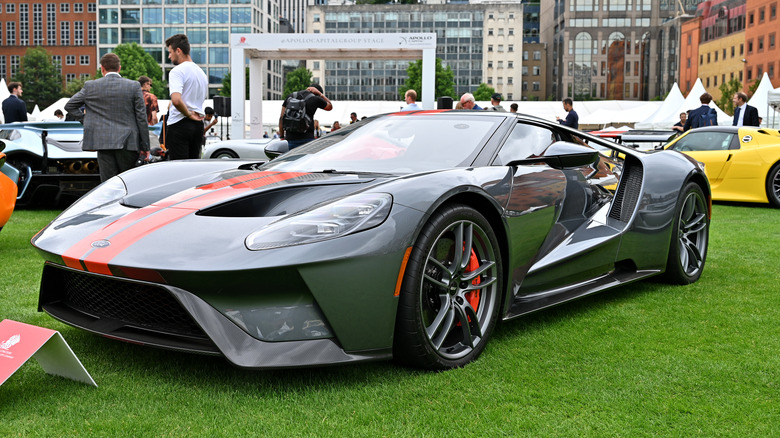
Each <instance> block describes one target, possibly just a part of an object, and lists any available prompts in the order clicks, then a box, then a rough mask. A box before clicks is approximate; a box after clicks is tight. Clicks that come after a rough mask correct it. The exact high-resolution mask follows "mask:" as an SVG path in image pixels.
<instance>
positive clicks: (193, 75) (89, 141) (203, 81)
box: [2, 34, 761, 180]
mask: <svg viewBox="0 0 780 438" xmlns="http://www.w3.org/2000/svg"><path fill="white" fill-rule="evenodd" d="M165 44H166V47H167V49H168V58H169V59H170V60H171V62H172V63H173V65H174V68H173V69H172V70H171V71H170V73H169V74H168V86H169V89H170V106H169V108H168V111H167V114H165V115H164V116H162V117H158V113H159V111H160V108H159V105H158V101H157V97H156V96H155V95H154V94H153V93H152V92H151V89H152V85H153V82H152V79H150V78H149V77H147V76H141V77H139V78H138V80H130V79H126V78H123V77H122V76H121V74H120V71H121V63H120V60H119V57H118V56H117V55H116V54H113V53H107V54H105V55H104V56H103V57H101V59H100V69H101V72H102V74H103V76H102V77H101V78H99V79H95V80H91V81H86V82H85V84H84V87H83V88H82V89H81V90H80V91H79V92H78V93H76V94H75V95H74V96H73V97H71V98H70V100H69V101H68V102H67V103H66V104H65V108H64V109H65V110H66V111H67V114H68V115H67V116H66V115H65V114H63V112H62V111H61V110H59V109H58V110H56V111H55V112H54V116H55V118H56V119H55V120H80V121H82V122H83V124H84V142H83V149H84V150H88V151H97V154H98V163H99V168H100V176H101V179H102V180H106V179H108V178H111V177H112V176H114V175H116V174H118V173H120V172H122V171H124V170H127V169H129V168H131V167H134V166H135V165H137V164H138V162H139V161H141V162H143V161H146V160H148V159H149V151H150V135H148V134H147V132H148V126H151V125H155V124H157V123H158V122H159V121H162V122H163V123H162V125H163V129H162V135H161V141H162V142H164V143H163V145H162V147H163V149H164V150H166V155H167V159H170V160H178V159H188V158H199V156H200V151H201V146H202V145H203V144H205V140H206V137H205V136H206V135H207V134H208V133H209V131H210V130H212V131H213V126H214V125H215V124H216V123H217V115H216V114H215V111H214V109H213V108H211V107H205V108H204V102H205V101H206V99H207V98H208V78H207V77H206V74H205V73H204V72H203V70H202V69H201V68H200V67H199V66H198V65H197V64H195V63H194V62H193V61H192V57H191V56H190V43H189V40H188V38H187V36H186V35H184V34H177V35H173V36H171V37H170V38H168V39H167V40H166V41H165ZM8 91H9V93H10V96H9V97H8V98H6V99H5V100H4V101H3V102H2V111H3V116H4V118H5V123H13V122H25V121H27V120H28V117H27V106H26V103H25V102H24V101H23V100H22V98H21V97H22V93H23V87H22V84H21V83H19V82H11V83H9V84H8ZM417 97H418V96H417V92H416V91H415V90H412V89H410V90H408V91H406V93H405V94H404V102H405V105H404V106H403V107H401V109H400V111H420V110H422V109H423V108H422V107H421V106H420V105H419V104H418V103H417ZM747 100H748V97H747V95H746V94H745V93H742V92H738V93H736V94H734V96H733V100H732V101H733V103H734V108H735V110H734V117H733V123H732V124H733V126H759V125H760V123H761V119H760V117H759V115H758V110H757V109H756V108H755V107H753V106H750V105H748V104H747ZM501 101H502V97H501V95H500V94H499V93H495V94H493V95H492V96H491V99H490V106H489V107H487V108H484V109H483V108H482V107H480V106H479V105H478V104H477V103H476V101H475V99H474V95H473V94H472V93H464V94H463V95H462V96H461V97H460V99H459V100H458V102H457V104H456V106H455V108H456V109H465V110H486V111H498V112H506V111H507V110H506V109H505V108H504V107H503V106H502V105H501ZM711 101H712V96H711V95H710V94H709V93H704V94H702V95H701V96H700V102H701V106H700V107H699V108H696V109H693V110H690V111H687V112H684V113H681V114H680V121H679V122H678V123H676V124H675V125H674V127H673V128H672V129H674V130H676V131H678V132H685V131H687V130H689V129H692V128H697V127H701V126H708V125H717V124H718V120H717V113H716V111H715V110H714V109H713V108H711V107H710V102H711ZM562 104H563V110H564V111H565V112H566V116H565V117H563V118H562V117H556V119H557V121H558V123H560V124H562V125H565V126H568V127H571V128H574V129H578V128H579V116H578V115H577V112H576V111H575V110H574V102H573V101H572V99H570V98H566V99H563V101H562ZM332 109H333V103H332V102H331V101H330V99H328V98H327V97H326V96H325V92H324V89H323V88H322V86H321V85H320V84H317V83H313V84H311V85H310V86H309V87H308V88H306V89H305V90H300V91H297V92H295V93H292V94H291V95H289V96H287V97H286V99H285V100H284V103H283V104H282V108H281V114H280V116H279V126H278V132H276V133H274V134H273V135H274V137H275V138H280V139H284V140H287V142H288V144H289V147H290V149H293V148H296V147H299V146H301V145H304V144H306V143H308V142H310V141H312V140H314V139H317V138H320V137H322V136H323V135H326V131H325V130H324V129H323V128H322V127H321V125H320V123H319V121H318V120H317V119H315V118H314V115H315V113H316V111H317V110H323V111H331V110H332ZM517 110H518V104H517V103H512V104H511V105H510V106H509V112H512V113H516V112H517ZM363 118H365V117H363ZM358 121H359V119H358V115H357V113H356V112H352V113H351V114H350V122H349V123H350V124H352V123H357V122H358ZM340 128H341V126H340V123H339V121H335V122H333V124H332V126H331V129H330V131H329V132H334V131H337V130H339V129H340ZM264 137H268V133H267V132H266V133H265V134H264Z"/></svg>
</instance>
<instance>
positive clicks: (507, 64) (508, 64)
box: [506, 61, 515, 68]
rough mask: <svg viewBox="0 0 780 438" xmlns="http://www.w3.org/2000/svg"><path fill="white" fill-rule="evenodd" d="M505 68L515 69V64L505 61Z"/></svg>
mask: <svg viewBox="0 0 780 438" xmlns="http://www.w3.org/2000/svg"><path fill="white" fill-rule="evenodd" d="M506 68H515V62H514V61H507V62H506Z"/></svg>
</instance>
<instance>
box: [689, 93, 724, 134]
mask: <svg viewBox="0 0 780 438" xmlns="http://www.w3.org/2000/svg"><path fill="white" fill-rule="evenodd" d="M699 102H701V106H700V107H698V108H696V109H694V110H691V111H690V113H689V114H688V119H687V120H686V121H685V126H683V131H687V130H689V129H692V128H700V127H702V126H715V125H717V124H718V113H717V112H715V110H714V109H713V108H710V102H712V95H711V94H710V93H706V92H705V93H703V94H702V95H701V96H699Z"/></svg>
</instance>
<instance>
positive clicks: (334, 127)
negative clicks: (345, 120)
mask: <svg viewBox="0 0 780 438" xmlns="http://www.w3.org/2000/svg"><path fill="white" fill-rule="evenodd" d="M339 129H341V123H339V121H338V120H336V121H335V122H333V127H331V128H330V132H333V131H338V130H339Z"/></svg>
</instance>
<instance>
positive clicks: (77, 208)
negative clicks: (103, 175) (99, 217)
mask: <svg viewBox="0 0 780 438" xmlns="http://www.w3.org/2000/svg"><path fill="white" fill-rule="evenodd" d="M125 195H127V188H126V187H125V183H124V181H122V179H121V178H119V177H118V176H115V177H113V178H111V179H109V180H108V181H106V182H104V183H103V184H100V185H99V186H97V187H95V188H94V189H92V190H91V191H90V192H89V193H87V194H86V195H84V196H82V197H81V199H79V200H78V201H76V202H75V203H74V204H73V205H71V206H70V207H69V208H68V209H67V210H65V211H64V212H62V214H61V215H60V217H59V218H58V219H60V220H62V219H69V218H72V217H74V216H78V215H80V214H84V213H86V212H88V211H90V210H93V209H95V208H97V207H101V206H104V205H106V204H108V203H111V202H116V201H119V200H120V199H122V198H123V197H124V196H125Z"/></svg>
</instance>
